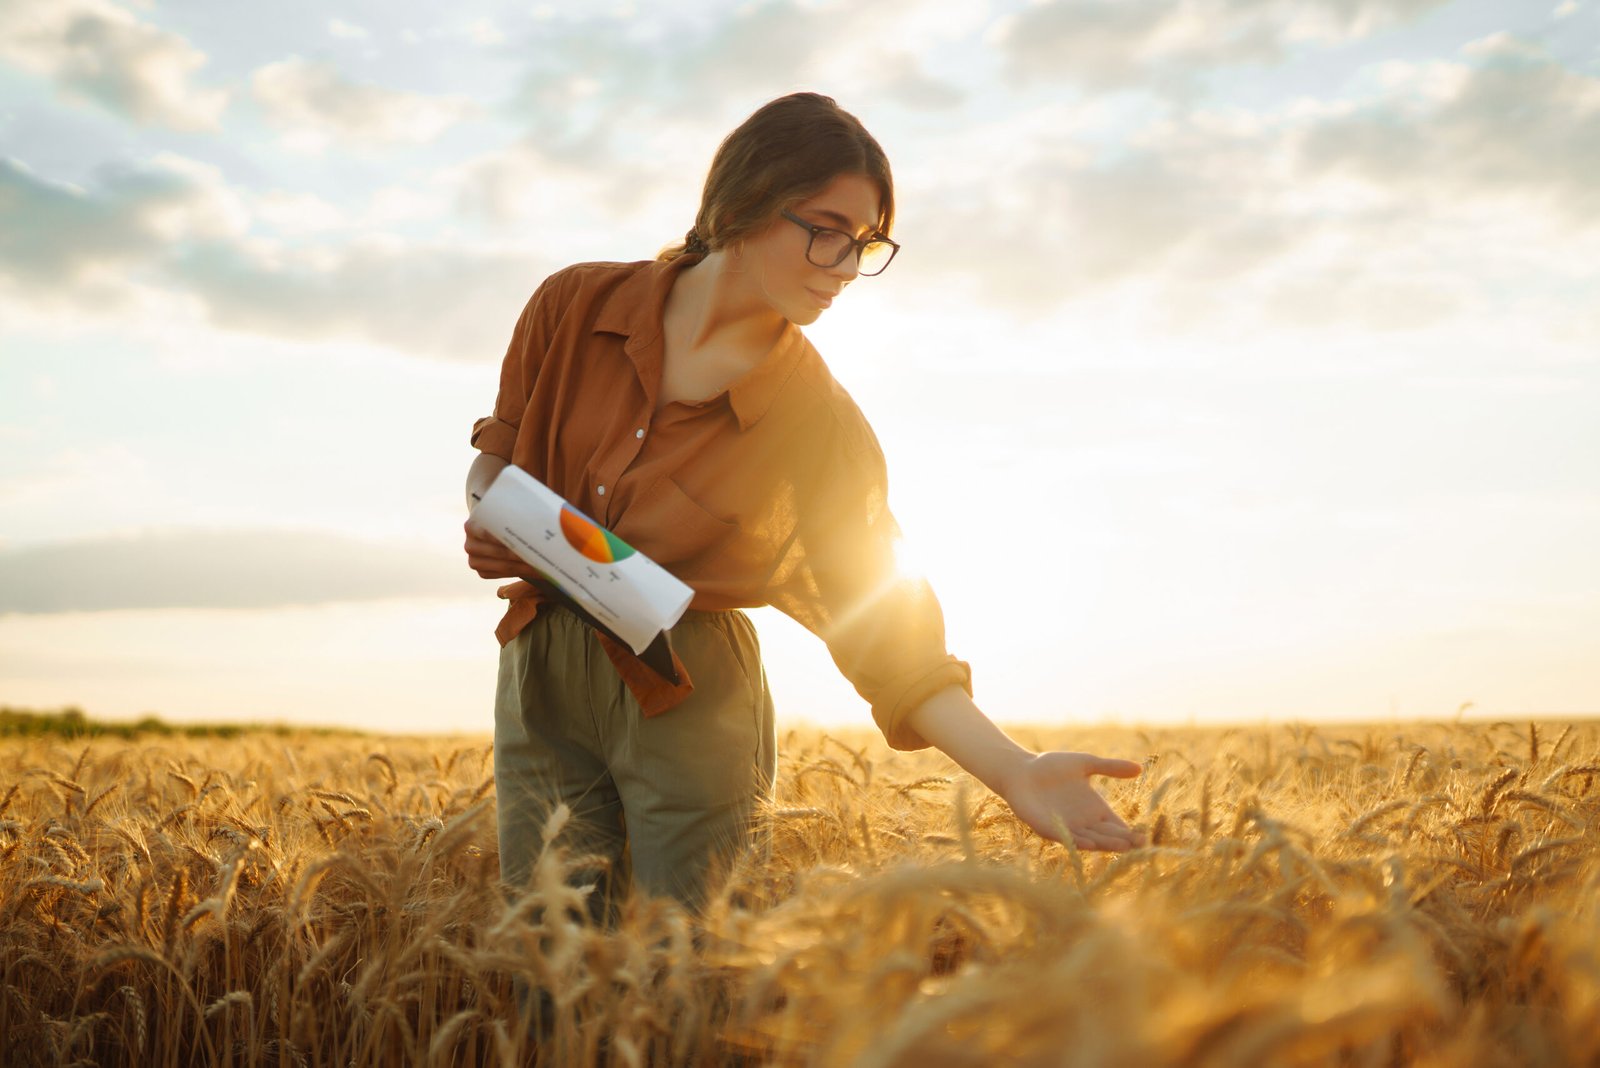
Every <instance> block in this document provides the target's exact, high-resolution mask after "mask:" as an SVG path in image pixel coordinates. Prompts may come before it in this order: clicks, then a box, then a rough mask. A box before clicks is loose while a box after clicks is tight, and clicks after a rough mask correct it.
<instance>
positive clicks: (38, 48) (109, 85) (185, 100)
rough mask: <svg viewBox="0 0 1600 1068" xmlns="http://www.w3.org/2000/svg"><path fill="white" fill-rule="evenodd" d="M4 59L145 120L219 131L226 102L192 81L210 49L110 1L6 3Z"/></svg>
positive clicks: (1, 27) (0, 25)
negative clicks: (137, 16)
mask: <svg viewBox="0 0 1600 1068" xmlns="http://www.w3.org/2000/svg"><path fill="white" fill-rule="evenodd" d="M0 58H4V59H5V60H7V61H9V62H10V63H12V64H14V65H16V66H17V67H19V68H21V69H22V70H25V71H28V72H30V73H32V74H37V75H40V76H43V77H46V78H49V79H50V80H51V81H53V82H54V83H55V84H56V86H57V88H58V89H59V90H60V91H61V92H62V94H63V95H65V96H68V97H75V98H81V99H87V100H92V101H94V102H95V103H97V104H99V105H101V106H102V107H104V108H107V109H108V110H110V111H112V112H115V113H116V114H119V115H122V116H125V117H126V118H129V119H131V120H133V121H134V122H136V123H139V124H141V125H152V126H169V127H172V128H173V129H178V130H211V129H216V128H217V125H218V120H219V119H220V117H221V115H222V112H223V110H224V109H225V108H226V107H227V103H228V94H227V93H226V92H225V91H223V90H220V89H208V88H202V87H200V86H197V85H195V84H193V82H192V78H193V76H194V74H195V72H196V71H197V70H199V69H200V68H201V67H202V66H204V65H205V64H206V62H207V58H206V55H205V53H204V52H201V51H200V50H199V49H197V48H195V47H194V46H193V45H191V44H190V43H189V41H188V40H187V39H186V38H184V37H182V36H181V35H179V34H176V33H172V32H170V31H168V30H163V29H160V28H159V27H156V26H152V25H149V24H148V23H145V22H141V21H139V20H138V19H137V18H136V17H134V16H133V15H132V14H131V13H129V12H128V11H126V10H125V9H123V8H121V7H118V6H117V5H115V4H112V3H108V2H106V0H50V2H48V3H34V4H26V3H12V4H6V5H4V6H0Z"/></svg>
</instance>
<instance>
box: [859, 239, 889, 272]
mask: <svg viewBox="0 0 1600 1068" xmlns="http://www.w3.org/2000/svg"><path fill="white" fill-rule="evenodd" d="M894 252H895V249H894V246H893V245H891V244H889V242H887V241H869V242H867V247H866V248H864V249H862V250H861V273H862V274H881V273H882V272H883V269H884V268H885V267H887V266H889V261H890V260H892V259H894Z"/></svg>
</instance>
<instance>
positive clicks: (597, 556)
mask: <svg viewBox="0 0 1600 1068" xmlns="http://www.w3.org/2000/svg"><path fill="white" fill-rule="evenodd" d="M561 533H563V534H565V535H566V536H567V544H568V545H571V546H572V547H573V548H574V549H576V550H578V551H579V552H580V553H582V554H583V555H584V556H586V557H588V558H589V559H590V560H593V561H594V562H595V563H597V564H615V563H620V562H621V561H623V560H626V559H627V558H628V557H630V556H632V555H633V546H631V545H629V544H628V543H627V542H625V541H623V540H622V539H621V538H619V537H617V536H616V535H615V534H613V533H611V531H609V530H607V529H606V528H605V527H602V526H597V525H596V524H595V522H594V520H592V519H590V518H589V517H588V516H586V515H584V514H583V513H582V512H580V511H578V510H577V509H575V508H572V507H571V506H570V505H565V504H563V505H562V506H561Z"/></svg>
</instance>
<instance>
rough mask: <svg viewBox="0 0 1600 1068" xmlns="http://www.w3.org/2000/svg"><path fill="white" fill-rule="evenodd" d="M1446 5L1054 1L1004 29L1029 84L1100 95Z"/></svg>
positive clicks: (1010, 59)
mask: <svg viewBox="0 0 1600 1068" xmlns="http://www.w3.org/2000/svg"><path fill="white" fill-rule="evenodd" d="M1444 2H1445V0H1190V2H1188V3H1182V4H1174V3H1171V2H1169V0H1047V2H1044V3H1037V4H1034V5H1032V6H1030V7H1028V8H1026V9H1025V10H1023V11H1021V12H1019V13H1017V14H1015V15H1012V16H1008V17H1006V18H1005V19H1003V20H1001V21H1000V22H999V23H997V24H996V26H995V28H994V31H993V39H994V40H995V41H996V43H997V44H998V45H999V46H1000V49H1001V51H1002V53H1003V55H1004V57H1005V59H1006V61H1007V63H1008V71H1009V73H1010V74H1011V75H1012V76H1013V77H1014V78H1016V79H1019V80H1022V81H1032V80H1039V81H1065V82H1072V83H1075V84H1079V85H1084V86H1087V87H1090V88H1094V89H1120V88H1149V87H1150V86H1151V83H1155V84H1157V85H1165V86H1167V87H1169V88H1187V87H1188V86H1189V83H1190V80H1191V79H1192V78H1193V77H1194V76H1195V75H1197V74H1200V73H1202V72H1204V71H1207V70H1211V69H1214V68H1217V67H1223V66H1229V65H1232V64H1238V63H1270V62H1275V61H1277V60H1280V59H1282V58H1284V57H1285V55H1287V53H1288V51H1289V49H1290V48H1292V47H1293V46H1295V45H1297V44H1301V43H1307V42H1309V43H1328V44H1332V43H1339V42H1341V41H1347V40H1352V39H1355V38H1360V37H1365V36H1367V35H1369V34H1370V33H1372V32H1373V31H1374V30H1376V29H1378V28H1379V27H1381V26H1385V25H1388V24H1391V23H1394V22H1400V21H1404V20H1407V19H1411V18H1415V17H1416V16H1418V15H1420V14H1422V13H1423V12H1425V11H1427V10H1429V9H1431V8H1434V7H1438V6H1440V5H1441V4H1442V3H1444Z"/></svg>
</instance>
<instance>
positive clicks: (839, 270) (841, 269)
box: [828, 249, 861, 282]
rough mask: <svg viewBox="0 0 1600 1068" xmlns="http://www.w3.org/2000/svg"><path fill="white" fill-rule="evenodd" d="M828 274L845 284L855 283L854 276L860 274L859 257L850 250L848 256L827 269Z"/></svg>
mask: <svg viewBox="0 0 1600 1068" xmlns="http://www.w3.org/2000/svg"><path fill="white" fill-rule="evenodd" d="M828 273H829V274H831V275H833V276H834V277H835V278H839V279H842V280H843V281H845V282H853V281H855V279H856V276H857V275H859V274H860V273H861V256H860V255H859V254H858V253H857V252H856V251H855V250H854V249H852V250H851V251H850V254H849V255H848V256H846V257H845V258H844V259H842V260H840V261H839V262H838V263H836V264H834V265H833V266H832V267H829V268H828Z"/></svg>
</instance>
